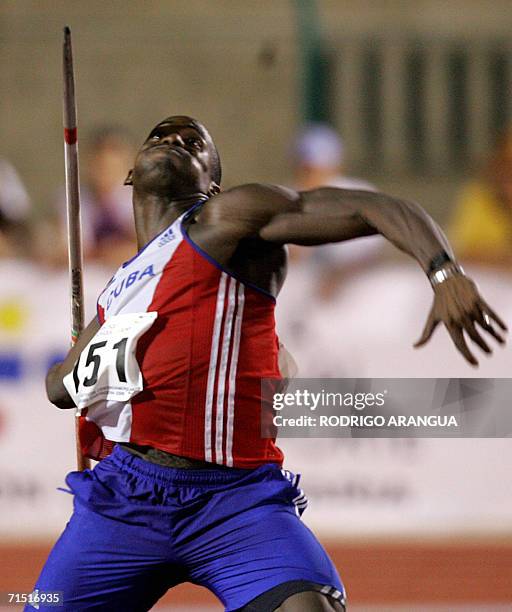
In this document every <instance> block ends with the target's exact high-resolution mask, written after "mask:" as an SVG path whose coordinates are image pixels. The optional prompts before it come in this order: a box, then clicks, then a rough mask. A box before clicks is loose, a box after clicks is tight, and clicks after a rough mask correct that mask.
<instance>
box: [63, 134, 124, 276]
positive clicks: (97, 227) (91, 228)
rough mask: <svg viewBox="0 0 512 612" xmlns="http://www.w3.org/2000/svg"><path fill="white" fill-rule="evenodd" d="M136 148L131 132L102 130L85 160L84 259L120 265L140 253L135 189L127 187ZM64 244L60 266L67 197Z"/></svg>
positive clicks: (96, 135)
mask: <svg viewBox="0 0 512 612" xmlns="http://www.w3.org/2000/svg"><path fill="white" fill-rule="evenodd" d="M134 157H135V149H134V147H133V144H132V142H131V140H130V138H129V136H128V135H127V133H126V132H125V131H124V130H123V129H121V128H117V127H103V128H98V129H96V130H95V131H94V133H93V134H92V137H91V138H90V140H89V143H88V146H86V153H85V155H84V157H83V164H82V168H83V170H82V173H81V179H82V182H81V185H80V200H81V211H82V234H83V249H84V257H85V258H86V259H88V260H90V261H91V260H93V261H97V262H99V263H103V264H105V265H108V266H110V267H111V266H117V265H119V264H120V263H121V262H122V261H124V260H126V259H129V258H130V257H131V256H132V255H133V254H134V252H135V251H136V242H135V232H134V228H133V209H132V188H131V187H128V186H125V185H123V182H124V179H125V178H126V175H127V173H128V170H129V169H130V168H131V167H132V164H133V159H134ZM59 211H60V217H61V220H60V225H61V228H62V231H61V235H62V240H61V242H62V245H61V247H62V248H61V250H60V255H59V263H64V261H65V260H66V257H67V256H66V234H65V227H66V222H65V214H66V212H65V211H66V205H65V195H64V193H62V194H61V196H60V198H59Z"/></svg>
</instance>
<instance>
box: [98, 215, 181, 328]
mask: <svg viewBox="0 0 512 612" xmlns="http://www.w3.org/2000/svg"><path fill="white" fill-rule="evenodd" d="M182 242H183V235H182V232H181V227H180V225H179V224H178V223H176V222H175V223H173V224H172V225H171V226H170V227H168V228H167V229H166V230H164V231H163V232H162V233H160V234H159V235H157V236H156V237H155V238H154V239H153V240H152V241H151V242H150V243H148V244H147V245H146V247H144V248H143V249H142V250H141V251H139V252H138V253H137V255H135V256H134V257H133V258H132V259H131V260H129V261H127V262H125V263H124V264H122V265H121V266H120V267H119V268H118V270H117V271H116V273H115V274H114V276H113V277H112V278H111V280H110V281H109V283H108V285H107V286H106V287H105V289H104V290H103V292H102V293H101V294H100V297H99V299H98V304H99V306H100V307H101V308H102V309H103V313H104V318H105V319H107V318H108V317H110V316H113V315H116V314H120V313H124V312H145V311H146V310H147V308H148V307H149V305H150V304H151V302H152V300H153V297H154V294H155V291H156V289H157V287H158V284H159V283H160V281H161V280H162V275H163V274H164V273H165V271H166V269H167V268H168V266H169V263H170V261H171V260H172V259H173V258H175V257H176V253H177V251H178V249H179V247H180V245H181V244H182Z"/></svg>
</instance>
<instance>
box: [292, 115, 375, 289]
mask: <svg viewBox="0 0 512 612" xmlns="http://www.w3.org/2000/svg"><path fill="white" fill-rule="evenodd" d="M292 162H293V169H294V179H295V184H294V187H295V188H296V189H298V190H301V191H307V190H309V189H315V188H317V187H338V188H340V189H356V190H365V191H375V187H374V186H373V185H371V184H370V183H368V182H367V181H364V180H362V179H359V178H354V177H351V176H347V175H346V174H345V148H344V145H343V141H342V139H341V138H340V136H339V134H338V133H337V132H336V130H334V129H333V128H332V127H331V126H330V125H328V124H326V123H311V124H309V125H306V126H305V127H304V128H303V129H302V130H301V131H300V132H299V134H298V135H297V137H296V138H295V141H294V142H293V146H292ZM382 244H383V243H382V239H381V237H380V236H370V237H367V238H361V239H359V240H355V241H351V242H347V243H344V244H330V245H323V246H320V247H316V248H315V249H313V250H311V249H307V250H306V249H300V250H299V249H298V248H292V249H291V250H290V254H291V259H292V262H293V261H295V260H298V259H299V258H300V259H302V260H304V259H305V258H311V259H312V263H314V264H315V267H316V268H317V269H316V270H315V277H316V279H317V291H318V292H319V293H320V294H321V296H322V297H324V298H325V299H328V298H329V297H330V296H332V295H334V293H335V291H336V290H337V289H339V288H340V287H341V286H342V284H343V282H345V281H348V280H349V279H350V278H351V277H352V276H354V275H356V274H358V273H360V272H362V271H363V270H364V269H365V268H367V267H368V266H369V265H374V264H375V263H376V261H377V260H378V259H379V257H380V255H381V248H382Z"/></svg>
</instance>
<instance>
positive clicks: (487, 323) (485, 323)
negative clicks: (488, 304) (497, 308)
mask: <svg viewBox="0 0 512 612" xmlns="http://www.w3.org/2000/svg"><path fill="white" fill-rule="evenodd" d="M476 321H477V323H478V325H480V327H481V328H482V329H484V330H485V331H486V332H487V333H488V334H491V336H492V337H493V338H494V339H495V340H497V341H498V342H499V343H500V344H505V339H504V338H503V336H500V334H498V332H497V331H496V330H495V329H494V327H493V326H492V325H491V319H490V317H489V316H487V314H485V313H482V312H480V313H479V316H478V317H477V318H476Z"/></svg>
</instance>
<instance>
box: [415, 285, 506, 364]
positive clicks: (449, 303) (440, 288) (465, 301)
mask: <svg viewBox="0 0 512 612" xmlns="http://www.w3.org/2000/svg"><path fill="white" fill-rule="evenodd" d="M441 322H442V323H444V324H445V326H446V329H447V330H448V333H449V334H450V336H451V339H452V340H453V343H454V344H455V346H456V347H457V348H458V350H459V351H460V352H461V353H462V355H463V356H464V357H465V358H466V360H467V361H468V362H469V363H470V364H471V365H473V366H477V365H478V361H477V360H476V359H475V357H474V356H473V354H472V353H471V351H470V350H469V348H468V345H467V343H466V339H465V337H464V333H463V332H466V334H467V335H468V336H469V338H471V340H473V342H474V343H475V344H477V345H478V346H479V347H480V348H481V349H482V351H484V353H492V350H491V348H490V347H489V345H488V344H487V342H486V340H484V338H483V337H482V335H481V333H482V330H484V331H485V332H487V333H488V334H489V335H491V336H492V337H493V338H494V339H495V340H496V341H497V342H499V343H500V344H505V339H504V338H503V336H502V335H501V334H500V333H498V332H497V331H496V329H495V328H494V327H493V324H496V325H497V326H499V327H500V328H501V330H502V331H504V332H506V331H507V326H506V325H505V323H504V322H503V321H502V320H501V319H500V317H499V316H498V315H497V314H496V313H495V312H494V310H492V308H491V307H490V306H489V305H488V304H487V303H486V301H485V300H484V299H483V298H482V296H481V295H480V293H479V292H478V289H477V287H476V285H475V283H474V282H473V281H472V280H471V279H470V278H468V277H467V276H464V275H463V274H457V275H455V276H452V277H451V278H448V279H447V280H446V281H445V282H443V283H440V284H439V285H436V286H435V287H434V303H433V304H432V308H431V310H430V314H429V316H428V319H427V322H426V324H425V328H424V329H423V333H422V334H421V338H420V339H419V340H418V341H417V342H416V343H415V344H414V347H415V348H417V347H419V346H423V345H424V344H426V343H427V342H428V341H429V340H430V337H431V336H432V334H433V333H434V330H435V328H436V327H437V326H438V325H439V323H441ZM477 324H478V326H479V327H477ZM480 328H481V329H480ZM487 340H488V338H487Z"/></svg>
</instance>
